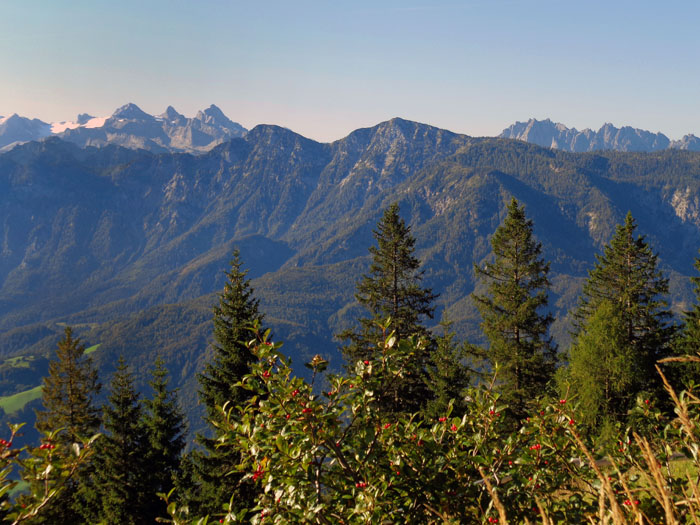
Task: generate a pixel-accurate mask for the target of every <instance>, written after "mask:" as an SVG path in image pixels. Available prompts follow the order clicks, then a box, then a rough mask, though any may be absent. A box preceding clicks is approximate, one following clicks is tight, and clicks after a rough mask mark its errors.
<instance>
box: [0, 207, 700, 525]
mask: <svg viewBox="0 0 700 525" xmlns="http://www.w3.org/2000/svg"><path fill="white" fill-rule="evenodd" d="M534 226H535V225H534V222H533V219H532V218H531V217H530V215H529V210H528V209H527V208H526V207H525V206H524V205H523V204H521V203H520V202H519V201H518V200H516V199H515V198H513V199H511V200H510V202H509V204H508V205H507V207H506V211H505V215H504V216H503V218H502V220H501V221H500V223H499V224H497V225H496V227H495V229H494V230H493V232H492V234H491V235H490V236H489V244H490V245H489V255H488V256H487V257H486V258H484V259H483V260H479V261H478V262H477V261H475V262H474V274H475V276H476V279H477V281H478V285H477V286H476V288H475V292H474V294H473V296H472V300H473V301H474V304H475V305H476V307H477V309H478V313H479V317H480V331H481V334H480V337H479V338H478V339H474V340H470V339H469V338H464V337H460V335H459V334H457V333H455V331H454V330H453V328H452V320H451V319H450V318H449V316H448V315H445V314H443V315H442V316H441V318H440V319H435V317H436V312H437V308H436V301H437V300H438V298H439V296H438V294H437V293H435V292H434V290H433V289H432V288H431V287H430V286H428V285H427V284H426V279H425V269H424V265H423V263H422V261H421V260H420V259H419V258H418V257H417V255H416V248H415V247H416V242H417V239H416V237H414V233H413V231H412V229H411V227H410V226H409V225H408V224H407V222H406V220H405V219H404V218H403V217H402V213H401V208H400V206H399V204H398V203H392V204H390V205H389V206H388V207H386V208H385V209H384V210H383V213H382V215H381V217H380V218H379V219H378V221H377V223H376V225H375V227H374V228H373V230H372V237H373V243H372V244H371V245H370V246H368V247H366V249H368V252H369V256H370V258H371V264H370V265H369V267H368V269H367V271H366V273H364V274H363V275H362V277H361V278H360V279H359V280H358V282H357V283H356V285H355V300H356V308H357V311H358V312H361V313H359V314H358V316H357V317H356V319H355V322H354V323H353V324H351V325H349V326H347V327H346V328H345V329H344V330H342V331H339V332H338V333H337V334H329V338H330V337H331V336H335V337H336V341H337V344H338V345H339V347H340V351H341V353H342V355H343V357H344V366H343V368H342V370H335V371H332V369H331V368H329V362H328V359H326V358H325V357H324V355H326V352H327V351H326V349H323V348H319V349H318V352H317V353H315V354H314V355H312V356H309V359H308V362H307V363H306V365H305V366H306V368H307V372H306V373H305V374H299V373H297V372H295V371H294V370H293V369H292V368H291V362H290V357H289V355H288V354H287V353H286V352H285V347H284V344H283V341H279V340H277V339H276V337H275V334H274V333H273V332H272V330H271V329H270V327H269V323H268V321H267V319H266V315H265V312H264V311H263V308H262V307H261V304H260V301H259V299H258V298H257V296H256V293H255V290H254V289H253V286H252V285H251V281H250V278H249V275H248V272H247V270H246V266H245V251H243V250H240V251H239V250H238V249H236V250H234V251H233V253H232V255H231V261H230V264H229V266H228V268H227V270H226V273H225V282H224V284H223V286H222V288H221V290H220V291H219V292H218V294H217V298H216V302H215V304H214V305H212V310H211V314H210V316H209V322H210V323H211V324H212V326H213V328H212V333H213V340H212V343H211V347H210V352H209V353H208V360H207V362H206V363H205V365H204V366H203V368H202V372H201V373H199V374H198V375H197V376H196V381H197V384H198V389H197V397H198V399H199V402H200V403H201V404H202V405H203V408H204V411H203V415H202V421H191V420H190V421H187V419H186V417H185V415H184V412H183V409H182V402H181V400H179V399H178V391H177V389H175V388H173V387H171V386H170V385H171V378H170V374H169V371H168V370H167V368H166V367H165V364H164V360H163V359H162V358H158V359H156V361H155V363H152V364H150V365H149V366H150V381H149V385H150V388H149V393H148V394H145V395H144V394H141V393H140V392H139V390H138V389H137V388H135V385H134V374H135V370H134V369H133V368H132V367H131V366H129V365H128V364H127V363H126V361H125V360H124V359H119V361H118V363H117V364H116V365H115V368H114V372H113V373H111V374H110V375H109V376H108V378H109V382H108V384H104V385H103V384H102V381H104V380H105V379H106V376H105V377H103V376H102V373H103V371H102V370H101V369H100V370H98V368H97V367H96V366H95V363H94V361H93V359H92V356H93V352H89V351H88V349H87V348H86V347H85V345H84V344H83V342H82V341H81V339H80V338H79V337H77V336H76V335H75V333H74V331H73V329H72V328H71V327H70V326H66V327H65V329H64V332H63V334H62V337H61V338H60V340H59V341H57V343H56V348H55V351H54V354H53V355H52V356H51V359H50V362H49V365H48V373H47V375H46V377H45V378H44V380H43V388H42V389H41V398H40V403H41V407H40V408H38V409H37V412H36V432H37V434H36V435H37V438H36V442H32V443H29V444H27V445H18V443H19V441H17V440H18V437H19V435H20V434H22V433H24V432H25V431H26V430H27V429H25V428H23V427H22V425H21V424H13V425H11V427H10V429H9V430H8V434H7V439H2V440H0V468H1V469H2V470H0V496H1V499H0V519H2V520H3V522H7V523H32V524H33V523H46V524H57V523H71V524H73V523H75V524H77V523H104V524H114V525H117V524H120V525H121V524H146V523H156V522H161V523H173V524H180V525H185V524H201V525H204V524H207V523H255V524H258V523H280V524H281V523H309V524H337V523H345V524H360V523H387V524H388V523H425V524H438V523H450V524H457V523H499V524H508V523H542V524H552V523H614V524H623V523H624V524H626V523H630V524H631V523H649V524H651V523H678V524H681V523H700V522H699V521H698V520H699V518H698V516H700V409H699V405H700V399H699V398H698V392H697V383H698V382H699V381H700V329H699V328H698V327H699V326H700V259H698V260H696V261H695V269H696V270H697V271H698V275H697V276H696V277H693V278H692V282H691V285H692V286H693V289H694V292H695V301H694V302H693V303H692V304H691V305H689V307H688V308H687V310H686V311H684V312H682V314H681V315H676V314H674V313H673V312H672V310H671V309H670V307H669V303H668V296H669V279H668V277H667V276H666V275H664V272H663V271H662V269H661V268H660V264H659V260H658V255H657V253H656V252H655V250H654V247H653V246H652V245H650V243H649V242H648V241H647V239H646V237H645V235H644V232H642V231H640V228H639V227H638V224H637V220H636V218H635V217H634V216H633V214H632V213H628V214H627V215H626V216H625V218H624V221H623V222H622V223H621V224H618V225H617V227H616V228H615V230H614V231H613V232H612V234H611V236H610V237H609V238H608V239H607V240H606V241H605V243H604V246H603V248H602V250H601V251H600V253H598V254H597V255H596V258H595V263H594V265H593V267H592V269H591V270H590V271H589V272H588V276H587V278H586V279H585V282H584V284H583V286H582V288H581V293H580V294H579V296H578V298H577V301H576V303H575V307H574V308H573V310H572V311H571V312H570V315H571V318H572V319H573V323H572V332H571V334H570V343H569V344H567V345H566V347H565V348H560V347H558V345H557V344H556V342H555V340H554V338H553V337H552V333H551V331H552V326H553V324H554V323H555V321H556V319H555V318H554V316H553V314H552V312H553V309H552V308H551V307H550V305H549V300H550V290H551V287H552V282H551V279H550V268H551V262H550V261H548V260H546V259H545V257H544V255H543V247H542V244H541V242H540V241H539V240H538V238H537V236H536V235H535V233H534ZM290 300H293V299H292V298H290ZM436 326H437V328H435V327H436ZM156 350H157V349H156ZM103 389H104V391H105V392H106V396H105V395H102V394H101V392H102V390H103ZM193 427H194V430H193ZM188 436H191V438H189V437H188ZM188 442H189V443H188Z"/></svg>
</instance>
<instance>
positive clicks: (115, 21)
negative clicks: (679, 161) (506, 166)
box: [0, 0, 700, 142]
mask: <svg viewBox="0 0 700 525" xmlns="http://www.w3.org/2000/svg"><path fill="white" fill-rule="evenodd" d="M698 21H700V2H697V1H695V0H693V1H676V0H665V1H663V2H662V1H659V0H655V1H645V0H636V1H627V0H605V1H599V0H586V1H581V0H579V1H573V0H571V1H569V0H483V1H482V0H464V1H461V2H458V1H447V0H430V1H428V0H396V1H382V0H370V1H365V0H353V1H344V0H325V1H321V0H316V1H311V0H294V1H290V0H283V1H274V0H250V1H236V0H228V1H224V0H145V1H144V0H136V1H134V0H119V1H114V0H62V1H60V2H57V1H55V0H0V115H2V116H8V115H11V114H13V113H18V114H20V115H22V116H25V117H31V118H39V119H41V120H44V121H46V122H54V121H63V120H75V118H76V116H77V114H78V113H89V114H91V115H94V116H107V115H110V114H111V113H113V112H114V110H115V109H116V108H117V107H119V106H121V105H123V104H126V103H127V102H133V103H135V104H137V105H138V106H139V107H140V108H141V109H143V110H144V111H146V112H148V113H151V114H160V113H162V112H163V111H165V108H166V107H167V106H168V105H172V106H173V107H175V109H177V110H178V111H179V112H180V113H183V114H185V115H186V116H194V115H195V114H196V112H197V111H198V110H200V109H204V108H206V107H208V106H209V105H210V104H216V105H217V106H219V107H220V108H221V109H222V110H223V111H224V113H226V115H227V116H228V117H229V118H231V119H232V120H234V121H236V122H239V123H241V124H242V125H243V126H245V127H246V128H252V127H253V126H255V125H256V124H262V123H265V124H278V125H281V126H285V127H288V128H290V129H292V130H294V131H296V132H297V133H301V134H302V135H304V136H306V137H309V138H312V139H315V140H320V141H324V142H329V141H333V140H336V139H340V138H342V137H344V136H346V135H347V134H349V133H350V132H351V131H352V130H354V129H357V128H361V127H369V126H373V125H375V124H377V123H379V122H382V121H385V120H388V119H390V118H393V117H402V118H406V119H409V120H415V121H419V122H423V123H427V124H432V125H434V126H438V127H441V128H446V129H449V130H452V131H455V132H459V133H466V134H468V135H472V136H492V135H497V134H498V133H500V132H501V131H502V130H503V129H504V128H506V127H508V126H509V125H510V124H512V123H513V122H515V121H525V120H527V119H529V118H537V119H544V118H550V119H552V120H554V121H556V122H562V123H564V124H566V125H567V126H569V127H576V128H578V129H584V128H587V127H588V128H592V129H596V130H597V129H598V128H600V126H602V125H603V124H604V123H606V122H611V123H613V124H615V125H616V126H618V127H619V126H622V125H630V126H634V127H639V128H642V129H647V130H650V131H653V132H657V131H661V132H663V133H665V134H666V135H667V136H668V137H669V138H671V139H677V138H680V137H682V136H683V135H685V134H687V133H695V134H698V135H700V96H699V95H700V67H699V65H700V32H698V29H697V28H698Z"/></svg>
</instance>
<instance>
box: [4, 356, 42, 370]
mask: <svg viewBox="0 0 700 525" xmlns="http://www.w3.org/2000/svg"><path fill="white" fill-rule="evenodd" d="M32 361H34V356H26V355H19V356H16V357H10V358H9V359H5V362H4V363H3V364H6V365H9V366H11V367H12V368H29V364H30V363H31V362H32Z"/></svg>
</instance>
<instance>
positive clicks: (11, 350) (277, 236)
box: [0, 108, 700, 414]
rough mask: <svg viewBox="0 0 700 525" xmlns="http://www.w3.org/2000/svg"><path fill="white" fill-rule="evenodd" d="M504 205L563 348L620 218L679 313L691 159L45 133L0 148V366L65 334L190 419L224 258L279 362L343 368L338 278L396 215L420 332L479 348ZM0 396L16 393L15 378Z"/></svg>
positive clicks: (365, 140) (393, 131)
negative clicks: (158, 372)
mask: <svg viewBox="0 0 700 525" xmlns="http://www.w3.org/2000/svg"><path fill="white" fill-rule="evenodd" d="M136 109H138V108H135V109H134V108H131V109H130V111H134V113H136V112H135V110H136ZM136 116H138V113H136ZM83 120H84V121H85V122H90V120H91V119H87V117H86V118H84V119H83ZM90 129H93V128H85V130H90ZM94 129H97V128H94ZM512 197H515V198H517V199H518V200H519V201H520V202H522V203H523V204H525V207H526V213H527V215H528V216H529V217H530V218H532V219H533V221H534V233H535V235H536V236H537V238H538V239H539V240H540V241H541V242H542V244H543V254H544V257H545V258H546V259H547V260H549V261H551V263H552V272H551V275H550V277H551V281H552V290H551V294H550V308H551V310H552V313H553V314H554V315H555V317H556V318H557V321H556V323H555V325H554V327H553V333H554V335H555V337H556V339H557V340H558V341H559V343H560V344H561V346H562V347H565V346H566V343H567V337H568V336H567V333H568V327H569V325H568V312H569V310H570V309H571V308H572V307H573V306H574V305H575V302H576V298H577V294H578V293H579V290H580V286H581V283H582V282H583V280H584V279H585V277H586V275H587V271H588V270H589V269H590V268H591V267H592V265H593V263H594V261H595V255H596V254H597V253H600V251H601V249H602V247H603V246H604V245H605V243H607V242H608V241H609V239H610V238H611V236H612V234H613V232H614V229H615V226H616V224H618V223H620V222H622V220H623V218H624V216H625V214H626V213H627V211H628V210H630V211H631V212H632V214H633V215H634V217H635V218H636V219H637V220H638V224H639V231H640V233H642V234H644V235H646V238H647V240H648V241H649V242H650V244H651V245H652V247H653V248H654V249H655V250H656V251H658V252H659V254H660V261H661V268H662V270H663V271H664V273H665V275H667V276H668V277H669V278H670V281H671V295H670V297H669V299H670V301H671V303H672V306H673V308H674V310H675V311H682V310H683V309H686V308H688V306H689V304H690V301H692V297H693V295H692V291H691V286H690V282H689V277H690V276H691V275H694V270H693V267H692V265H693V260H694V258H695V257H696V255H697V249H698V246H700V153H695V152H692V151H685V150H675V149H664V150H661V151H656V152H652V153H630V152H627V153H625V152H617V151H601V152H592V153H569V152H566V151H561V150H556V149H551V148H543V147H540V146H537V145H534V144H528V143H526V142H522V141H517V140H509V139H502V138H472V137H469V136H466V135H460V134H456V133H453V132H450V131H448V130H443V129H439V128H435V127H431V126H428V125H425V124H420V123H417V122H411V121H407V120H403V119H399V118H396V119H392V120H390V121H387V122H383V123H380V124H378V125H376V126H373V127H371V128H364V129H358V130H355V131H353V132H352V133H350V134H349V135H348V136H347V137H345V138H343V139H340V140H338V141H335V142H332V143H319V142H316V141H313V140H310V139H307V138H305V137H303V136H301V135H299V134H297V133H294V132H293V131H291V130H288V129H285V128H282V127H278V126H272V125H260V126H256V127H255V128H253V129H252V130H250V131H249V132H248V133H246V134H245V135H244V136H242V137H234V138H231V139H229V140H227V141H225V142H223V143H221V144H219V145H218V146H215V147H214V148H212V149H211V150H210V151H208V152H200V153H198V154H197V155H193V154H186V153H184V154H183V153H171V152H163V153H154V152H152V151H148V150H145V149H130V148H125V147H122V146H118V145H115V144H107V145H103V146H101V147H96V146H91V145H88V146H85V147H83V146H82V145H78V144H76V143H73V142H70V141H68V140H66V137H63V136H62V137H48V138H46V139H44V140H42V141H40V142H28V143H25V144H22V145H19V146H16V147H14V148H12V149H11V150H10V151H7V152H5V153H4V154H0V228H1V229H0V358H7V359H10V358H11V357H12V356H14V355H17V354H22V355H32V356H45V355H48V353H49V352H51V351H53V349H54V348H55V345H56V342H57V340H58V338H59V337H60V333H61V331H62V327H63V326H65V324H70V325H72V326H74V328H75V330H76V332H77V333H78V335H80V336H81V337H82V338H83V340H84V341H85V342H86V344H88V345H97V344H99V345H100V347H99V351H96V352H95V353H94V356H95V359H96V361H97V362H98V364H99V365H100V369H101V372H103V373H104V374H106V375H105V377H107V375H108V374H109V372H110V370H113V368H114V364H115V362H116V359H117V356H119V355H124V356H125V358H126V359H127V360H128V362H129V363H131V364H132V365H133V367H134V370H135V372H136V375H137V380H138V384H139V385H142V386H143V385H145V383H146V381H147V379H148V376H147V370H148V367H149V366H150V363H152V362H153V360H154V357H155V355H157V354H161V355H163V356H164V357H165V360H166V363H167V366H168V367H169V369H170V370H171V373H172V374H173V377H174V386H177V387H179V388H180V389H181V394H182V396H183V399H184V402H185V406H186V408H187V410H188V413H189V414H193V413H196V410H197V403H196V390H197V384H196V374H195V372H196V371H197V370H200V369H201V366H202V364H203V362H204V361H205V360H206V359H207V357H208V355H209V354H208V351H209V350H208V345H207V342H208V341H209V339H210V337H211V336H210V334H211V307H212V305H213V304H214V302H215V301H216V297H215V292H216V291H217V290H220V289H221V288H222V286H223V284H224V275H223V271H224V270H225V269H226V268H227V264H228V261H229V259H230V257H231V253H232V251H233V249H234V247H238V248H239V249H240V251H241V256H242V258H243V260H244V263H245V267H247V268H249V269H250V273H249V277H250V278H251V279H252V284H253V287H254V289H255V294H256V296H257V297H259V298H260V301H261V310H262V311H263V312H265V315H266V322H267V324H268V325H269V326H271V327H272V329H273V333H274V334H275V335H274V337H275V338H276V339H278V340H283V341H285V346H284V349H285V351H286V352H287V353H288V354H289V355H290V356H292V359H293V363H294V364H295V365H296V366H298V365H300V364H301V363H303V362H304V360H305V359H307V358H308V357H309V356H311V355H313V354H316V353H321V354H323V355H325V356H326V357H328V358H329V359H330V360H331V363H332V366H334V367H335V368H339V366H340V364H341V361H340V358H339V354H338V350H337V346H338V342H337V341H336V340H334V338H333V334H336V333H338V332H340V331H341V330H342V329H344V328H347V327H348V326H350V325H351V323H353V322H354V320H355V319H356V318H357V316H358V313H359V308H358V306H357V305H356V303H355V300H354V295H353V294H354V284H355V282H356V281H357V280H358V279H359V278H360V277H361V275H362V274H363V273H365V272H366V271H367V269H368V267H369V261H370V259H369V255H368V248H369V246H371V245H372V244H373V242H374V239H373V236H372V230H373V228H374V227H375V225H376V223H377V221H378V219H379V218H380V217H381V215H382V213H383V211H384V209H386V207H387V206H389V205H390V204H391V203H393V202H398V203H399V206H400V210H401V215H402V216H403V217H404V218H405V220H406V221H407V223H408V224H409V225H410V227H411V230H412V234H413V235H414V236H415V238H416V241H417V242H416V255H417V256H418V257H419V258H420V259H421V260H422V261H423V265H424V270H425V273H424V282H425V284H426V285H427V286H430V287H432V288H433V290H434V291H435V292H437V293H439V294H440V297H439V299H438V300H437V303H436V305H437V315H436V319H434V320H433V321H431V322H430V324H431V326H436V325H437V323H438V321H439V319H440V318H441V317H442V316H445V317H446V318H449V319H450V320H452V321H453V322H454V324H453V327H454V329H455V330H456V331H457V333H458V336H459V337H460V338H462V339H467V340H469V341H471V342H476V343H478V342H480V341H481V339H480V337H481V336H480V331H479V329H478V325H479V318H478V314H477V313H476V310H475V308H474V305H473V304H472V302H471V300H470V297H469V296H470V294H471V292H472V291H474V290H475V289H476V290H479V287H480V286H482V284H481V283H479V282H478V281H475V278H474V273H473V264H474V263H476V264H483V263H485V262H486V261H487V260H488V256H489V252H490V246H489V236H490V235H491V234H492V233H493V232H494V230H495V229H496V228H497V227H498V225H499V224H500V222H501V221H502V219H503V218H504V216H505V209H506V205H507V203H508V202H509V201H510V199H511V198H512ZM8 362H9V361H8ZM37 362H44V363H45V360H44V361H41V360H37ZM3 370H4V369H2V367H0V379H2V378H3V377H5V376H4V375H3V374H10V375H9V376H7V377H8V378H10V376H12V374H14V373H15V372H6V371H3ZM25 376H26V374H25ZM12 377H15V376H12ZM2 385H4V386H2ZM20 385H21V386H20ZM0 386H2V387H3V388H4V389H5V390H3V391H1V392H0V395H4V394H9V393H14V391H15V390H17V389H19V388H24V387H26V386H27V383H26V377H24V376H23V379H21V381H20V380H19V379H7V381H4V382H3V381H0Z"/></svg>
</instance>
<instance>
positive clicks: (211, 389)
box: [184, 250, 263, 515]
mask: <svg viewBox="0 0 700 525" xmlns="http://www.w3.org/2000/svg"><path fill="white" fill-rule="evenodd" d="M247 273H248V272H247V271H244V270H243V269H242V263H241V259H240V254H239V252H238V250H235V251H234V253H233V260H232V261H231V267H230V269H229V270H228V271H227V272H226V277H227V282H226V284H225V285H224V290H223V292H221V293H220V294H219V303H218V305H216V306H215V307H214V318H213V322H214V342H213V344H212V348H213V351H214V356H213V359H212V360H211V362H209V363H207V364H206V365H205V368H204V372H203V373H202V374H200V375H199V385H200V390H199V398H200V401H201V402H202V403H203V404H204V407H205V409H206V419H207V422H208V424H209V426H210V428H211V430H212V434H210V435H208V436H205V435H203V434H199V435H198V436H197V442H198V443H199V445H201V447H202V448H201V450H195V451H193V452H192V453H191V455H190V457H188V458H187V460H186V463H187V464H189V467H190V468H188V469H186V470H187V471H188V472H190V475H191V478H192V481H193V483H194V484H195V485H196V490H195V491H192V490H188V491H187V494H185V495H184V496H185V497H184V499H185V500H186V503H187V504H188V506H189V507H190V510H191V511H193V512H194V513H195V515H205V514H209V515H214V514H220V513H222V512H223V509H224V505H225V504H227V503H229V501H230V500H232V501H233V505H234V507H235V508H236V509H242V508H253V507H254V506H255V503H254V500H255V495H256V493H257V492H256V488H255V486H254V484H253V483H252V482H249V481H245V482H242V481H241V478H242V475H240V474H237V473H236V472H235V469H236V466H237V465H238V463H239V461H240V456H239V453H238V452H236V451H234V450H232V449H231V448H227V447H220V446H218V442H217V437H218V436H217V434H218V427H217V425H218V424H220V423H221V422H222V420H223V416H222V413H221V407H222V406H223V405H224V404H225V403H229V406H232V407H235V406H237V405H240V404H242V403H244V402H245V401H246V400H247V399H248V398H249V396H250V394H249V391H248V390H245V389H243V388H241V387H239V386H236V384H237V383H238V382H239V381H240V380H241V378H242V377H243V376H244V375H246V374H248V373H249V372H250V367H251V364H252V363H253V362H254V361H255V359H256V358H255V356H254V355H253V354H252V353H251V352H250V350H249V349H248V344H247V343H248V341H250V339H252V338H253V337H254V334H253V332H252V331H251V328H252V327H253V326H254V325H255V324H260V323H262V320H263V316H262V315H261V314H260V312H259V309H258V300H257V299H256V298H255V297H254V295H253V289H252V288H251V286H250V282H249V281H248V279H247V278H246V274H247Z"/></svg>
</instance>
